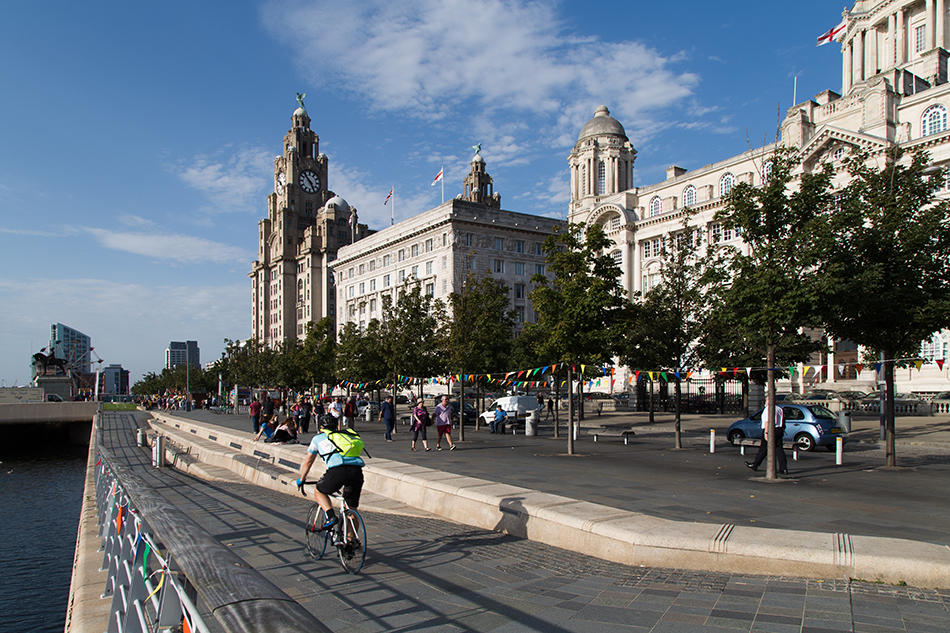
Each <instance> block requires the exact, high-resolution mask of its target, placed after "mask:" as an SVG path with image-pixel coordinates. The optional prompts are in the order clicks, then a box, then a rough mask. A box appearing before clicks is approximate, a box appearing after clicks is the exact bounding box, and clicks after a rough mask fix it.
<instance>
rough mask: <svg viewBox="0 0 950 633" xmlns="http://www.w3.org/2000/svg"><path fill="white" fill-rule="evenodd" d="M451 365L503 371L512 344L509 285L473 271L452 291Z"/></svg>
mask: <svg viewBox="0 0 950 633" xmlns="http://www.w3.org/2000/svg"><path fill="white" fill-rule="evenodd" d="M449 305H450V306H451V308H452V320H451V321H450V322H449V323H448V363H447V365H448V368H449V370H450V371H452V372H457V373H490V372H493V371H494V372H497V371H502V370H504V369H505V368H506V363H507V361H508V358H509V354H510V351H511V347H512V342H513V339H512V330H513V328H514V327H515V311H514V310H512V309H511V306H510V300H509V298H508V286H507V285H505V284H504V283H501V282H499V281H496V280H495V279H493V278H492V277H491V276H490V275H489V276H485V277H482V278H481V279H478V278H477V276H476V275H475V274H474V273H470V274H469V275H468V276H467V277H466V278H465V279H464V280H463V281H462V283H461V286H460V288H459V290H458V291H457V292H453V293H452V294H451V295H449Z"/></svg>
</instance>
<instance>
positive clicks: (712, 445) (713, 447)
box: [709, 429, 716, 453]
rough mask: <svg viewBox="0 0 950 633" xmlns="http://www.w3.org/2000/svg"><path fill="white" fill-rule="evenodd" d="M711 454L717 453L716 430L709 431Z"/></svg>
mask: <svg viewBox="0 0 950 633" xmlns="http://www.w3.org/2000/svg"><path fill="white" fill-rule="evenodd" d="M709 452H710V453H715V452H716V429H709Z"/></svg>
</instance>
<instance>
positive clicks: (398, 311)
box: [378, 280, 446, 376]
mask: <svg viewBox="0 0 950 633" xmlns="http://www.w3.org/2000/svg"><path fill="white" fill-rule="evenodd" d="M382 310H383V319H382V321H381V322H380V324H379V329H378V336H379V350H380V352H381V356H382V358H383V359H384V360H383V361H382V362H384V363H385V365H386V366H387V367H388V368H389V370H390V373H392V374H401V375H406V376H437V375H439V374H441V373H443V372H444V370H445V350H446V343H445V338H446V337H445V329H444V328H443V324H444V323H445V307H444V306H443V304H442V302H441V301H439V300H437V299H434V298H433V297H431V296H429V295H426V294H424V293H423V292H422V289H421V287H420V284H419V283H418V282H416V283H413V282H411V281H410V280H407V281H406V283H404V284H403V285H402V286H401V287H400V288H399V289H398V290H397V299H396V300H395V301H393V299H392V297H391V296H389V295H386V296H384V297H383V298H382Z"/></svg>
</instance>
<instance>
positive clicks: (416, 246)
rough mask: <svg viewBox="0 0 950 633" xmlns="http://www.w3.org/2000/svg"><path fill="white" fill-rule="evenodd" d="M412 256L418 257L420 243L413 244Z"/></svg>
mask: <svg viewBox="0 0 950 633" xmlns="http://www.w3.org/2000/svg"><path fill="white" fill-rule="evenodd" d="M412 256H413V257H418V256H419V245H418V244H413V245H412Z"/></svg>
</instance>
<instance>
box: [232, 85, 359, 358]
mask: <svg viewBox="0 0 950 633" xmlns="http://www.w3.org/2000/svg"><path fill="white" fill-rule="evenodd" d="M298 103H299V104H300V107H298V108H297V109H296V110H295V111H294V113H293V115H292V117H291V123H292V127H291V129H290V130H289V131H288V132H287V134H286V135H284V143H283V152H282V153H281V155H279V156H277V157H276V158H274V191H273V193H271V194H270V195H269V196H267V217H266V218H264V219H263V220H261V221H260V222H259V223H258V252H257V260H256V261H255V262H254V263H253V264H252V266H251V272H250V273H248V277H250V278H251V338H256V339H258V340H260V341H262V342H264V343H266V344H267V345H269V346H272V347H273V346H276V345H277V344H278V343H279V342H280V341H283V340H285V339H289V338H294V337H296V338H298V339H301V340H303V338H304V337H305V336H306V324H307V323H309V322H311V321H319V320H320V319H322V318H323V317H325V316H331V317H335V312H336V310H335V303H336V301H335V294H336V290H335V285H334V280H333V275H332V273H331V272H330V270H329V267H328V264H329V263H330V262H331V261H333V260H334V259H336V252H337V249H338V248H339V247H340V246H343V245H345V244H350V243H352V241H353V240H358V239H360V238H362V237H365V236H366V235H367V234H368V230H367V227H366V225H365V224H356V226H355V227H351V226H350V222H351V218H353V219H355V218H356V209H355V208H351V207H350V206H349V204H347V202H346V201H345V200H343V198H341V197H339V196H337V195H336V194H334V193H333V192H332V191H330V190H329V188H328V182H329V173H328V162H329V161H328V159H327V156H326V154H321V153H320V138H319V137H318V136H317V134H316V133H315V132H314V131H313V130H311V129H310V116H309V115H308V114H307V110H306V108H305V107H304V105H303V95H298Z"/></svg>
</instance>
